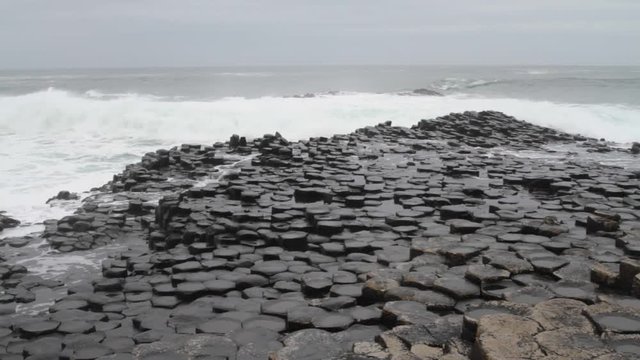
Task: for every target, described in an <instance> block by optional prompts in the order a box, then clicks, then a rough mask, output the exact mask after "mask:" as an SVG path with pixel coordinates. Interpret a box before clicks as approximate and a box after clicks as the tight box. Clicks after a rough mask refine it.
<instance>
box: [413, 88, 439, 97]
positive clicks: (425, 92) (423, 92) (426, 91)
mask: <svg viewBox="0 0 640 360" xmlns="http://www.w3.org/2000/svg"><path fill="white" fill-rule="evenodd" d="M411 93H412V94H414V95H423V96H444V95H442V94H441V93H439V92H437V91H435V90H431V89H425V88H420V89H415V90H413V91H412V92H411Z"/></svg>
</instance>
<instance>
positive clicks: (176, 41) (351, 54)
mask: <svg viewBox="0 0 640 360" xmlns="http://www.w3.org/2000/svg"><path fill="white" fill-rule="evenodd" d="M639 19H640V0H438V1H436V0H384V1H382V0H228V1H218V0H172V1H170V0H0V49H1V50H0V68H52V67H139V66H208V65H287V64H483V65H490V64H500V65H503V64H514V65H535V64H544V65H549V64H563V65H576V64H580V65H640V20H639Z"/></svg>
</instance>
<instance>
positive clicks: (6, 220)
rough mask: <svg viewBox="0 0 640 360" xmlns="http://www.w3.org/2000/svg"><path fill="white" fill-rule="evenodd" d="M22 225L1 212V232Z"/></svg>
mask: <svg viewBox="0 0 640 360" xmlns="http://www.w3.org/2000/svg"><path fill="white" fill-rule="evenodd" d="M18 225H20V221H18V220H16V219H13V218H11V217H9V216H7V215H5V214H4V212H3V211H0V231H2V230H3V229H8V228H13V227H16V226H18Z"/></svg>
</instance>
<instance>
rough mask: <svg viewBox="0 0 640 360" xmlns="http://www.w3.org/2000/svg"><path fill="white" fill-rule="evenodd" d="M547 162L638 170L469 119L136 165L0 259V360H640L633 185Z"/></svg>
mask: <svg viewBox="0 0 640 360" xmlns="http://www.w3.org/2000/svg"><path fill="white" fill-rule="evenodd" d="M554 144H555V145H557V144H570V145H571V146H576V147H578V148H580V149H583V150H584V151H585V152H586V153H591V152H593V153H602V152H619V153H620V154H624V155H625V156H637V155H634V154H637V153H638V152H639V151H638V147H637V146H636V147H634V148H632V149H628V150H627V149H619V148H614V147H611V146H609V145H608V144H607V143H606V142H604V141H600V140H599V139H590V138H586V137H583V136H580V135H575V134H567V133H562V132H559V131H556V130H553V129H550V128H544V127H540V126H536V125H533V124H529V123H526V122H523V121H519V120H517V119H515V118H513V117H510V116H508V115H505V114H502V113H499V112H494V111H483V112H465V113H457V114H450V115H447V116H443V117H440V118H437V119H431V120H422V121H420V122H419V123H418V124H416V125H415V126H413V127H411V128H407V127H397V126H393V125H392V124H391V123H382V124H379V125H376V126H370V127H366V128H362V129H358V130H356V131H355V132H353V133H351V134H345V135H335V136H332V137H317V138H311V139H308V140H304V141H295V142H293V141H287V140H286V139H285V138H284V137H283V136H282V135H280V134H278V133H276V134H275V135H265V136H264V137H262V138H258V139H249V140H248V139H245V138H244V137H240V136H238V135H234V136H232V137H231V138H230V140H229V141H227V142H225V143H215V144H208V145H197V144H184V145H181V146H179V147H175V148H172V149H161V150H157V151H156V152H153V153H148V154H145V155H144V156H143V157H142V159H141V161H140V162H139V163H136V164H131V165H128V166H127V167H126V168H125V169H124V171H123V172H122V173H120V174H117V175H115V176H114V177H113V180H112V181H110V182H109V183H108V184H106V185H104V186H103V187H101V188H100V189H98V190H97V191H96V192H95V194H94V195H92V196H90V197H88V198H86V199H84V200H83V201H82V202H81V205H80V207H79V208H78V209H77V211H75V213H74V214H73V215H69V216H66V217H63V218H61V219H54V220H48V221H46V222H45V224H44V225H45V229H44V231H43V233H42V234H38V235H34V236H27V237H10V238H5V239H2V240H0V245H2V253H1V254H2V257H1V258H0V273H1V287H0V359H7V360H9V359H11V360H13V359H33V360H35V359H38V360H48V359H77V360H89V359H100V360H107V359H110V360H128V359H140V360H142V359H145V360H162V359H178V360H182V359H185V360H186V359H193V360H195V359H202V360H204V359H228V360H250V359H256V360H257V359H270V360H295V359H305V360H312V359H318V360H324V359H333V360H338V359H342V360H349V359H352V360H360V359H361V360H374V359H389V360H405V359H406V360H413V359H446V360H458V359H459V360H462V359H495V360H501V359H530V360H534V359H535V360H537V359H546V360H552V359H554V360H555V359H590V360H591V359H597V360H614V359H639V358H640V172H638V171H633V170H630V169H626V170H625V169H623V168H619V167H612V166H605V165H600V164H597V163H593V162H585V161H569V160H566V159H560V160H558V159H557V158H555V159H554V160H553V161H551V160H549V159H545V158H528V157H521V156H516V155H514V154H517V152H519V151H528V150H535V151H540V152H543V153H544V152H547V153H552V151H553V150H549V148H548V146H549V145H554ZM75 196H76V195H75V194H70V193H68V192H61V193H60V194H58V196H57V197H56V198H54V199H52V202H53V203H55V201H65V200H69V199H73V198H75ZM9 216H10V214H1V213H0V231H1V230H2V228H3V227H4V228H8V227H13V226H17V225H18V224H19V223H18V222H17V220H14V219H11V218H10V217H9ZM18 220H19V219H18ZM38 241H42V244H41V245H40V247H46V248H47V249H52V251H55V253H57V254H68V255H69V256H72V255H74V254H80V255H78V257H80V258H82V257H83V256H85V255H86V254H89V253H97V252H100V251H104V254H105V255H104V256H105V259H104V261H102V267H101V271H100V272H97V273H89V274H82V275H78V276H77V277H76V278H73V281H72V280H71V279H70V278H69V279H56V278H51V277H48V276H47V274H35V273H33V272H32V271H30V265H29V263H27V262H21V261H17V260H16V259H19V258H20V254H21V252H24V251H26V250H23V249H25V248H24V247H25V246H26V245H27V244H31V243H34V242H38ZM114 245H117V246H118V247H117V251H106V250H104V249H108V248H110V247H113V246H114ZM30 304H31V305H30ZM34 304H37V305H38V306H35V305H34ZM29 306H32V308H31V309H30V311H21V309H29Z"/></svg>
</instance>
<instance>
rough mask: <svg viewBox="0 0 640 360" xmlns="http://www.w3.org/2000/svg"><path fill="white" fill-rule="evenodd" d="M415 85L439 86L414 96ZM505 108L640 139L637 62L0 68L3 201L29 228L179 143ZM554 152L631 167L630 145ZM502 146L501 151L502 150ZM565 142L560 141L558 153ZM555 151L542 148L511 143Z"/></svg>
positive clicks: (553, 123) (302, 134) (296, 134)
mask: <svg viewBox="0 0 640 360" xmlns="http://www.w3.org/2000/svg"><path fill="white" fill-rule="evenodd" d="M416 89H427V90H432V91H436V92H438V93H440V94H442V95H443V96H418V95H416V94H415V93H414V90H416ZM467 110H476V111H480V110H498V111H503V112H505V113H507V114H510V115H513V116H515V117H517V118H519V119H522V120H526V121H529V122H531V123H534V124H538V125H543V126H548V127H552V128H555V129H558V130H562V131H566V132H571V133H580V134H582V135H586V136H589V137H595V138H598V139H600V138H603V139H606V140H607V141H610V142H611V143H612V146H617V147H621V148H624V147H629V146H630V143H631V142H633V141H640V67H553V66H512V67H486V66H484V67H478V66H475V67H474V66H467V67H461V66H455V67H454V66H313V67H312V66H281V67H208V68H138V69H68V70H29V71H26V70H24V71H22V70H20V71H19V70H11V71H0V210H4V211H6V212H7V215H10V216H12V217H14V218H17V219H19V220H20V221H22V223H23V225H22V226H21V227H20V228H18V229H14V230H5V231H3V232H2V233H0V238H2V237H7V236H18V235H25V234H28V233H31V232H34V231H38V229H41V228H42V225H41V224H42V221H44V220H45V219H50V218H60V217H62V216H64V215H67V214H69V213H71V212H72V211H73V210H74V209H75V208H76V207H77V206H78V203H73V202H72V203H69V204H67V205H65V206H61V205H53V206H52V205H50V204H46V201H47V199H48V198H50V197H52V196H54V195H55V194H56V193H57V192H58V191H60V190H69V191H72V192H77V193H79V194H80V195H81V196H82V197H85V196H89V195H90V194H91V189H92V188H94V187H98V186H101V185H103V184H105V183H106V182H108V181H109V180H111V178H112V176H113V174H115V173H118V172H120V171H122V170H123V168H124V166H125V165H126V164H129V163H132V162H136V161H138V160H139V159H140V157H141V156H142V155H143V154H145V153H146V152H149V151H155V150H156V149H159V148H170V147H172V146H175V145H179V144H182V143H200V144H212V143H214V142H217V141H224V140H227V139H228V138H229V137H230V136H231V135H232V134H239V135H241V136H247V137H248V138H251V137H258V136H261V135H264V134H267V133H274V132H275V131H278V132H280V133H281V134H282V135H283V136H284V137H286V138H288V139H290V140H297V139H305V138H309V137H315V136H329V135H332V134H337V133H349V132H351V131H353V130H355V129H357V128H359V127H363V126H368V125H375V124H377V123H380V122H383V121H387V120H391V121H392V122H393V123H394V124H395V125H402V126H411V125H413V124H416V123H417V122H418V121H419V120H420V119H430V118H435V117H438V116H442V115H446V114H448V113H451V112H460V111H467ZM556 150H559V155H558V156H557V160H558V161H564V160H565V159H566V156H567V154H569V153H570V154H572V155H571V156H573V157H577V160H584V161H598V162H602V163H605V164H608V165H616V166H622V167H626V168H634V167H636V168H637V167H638V163H640V161H638V160H640V158H634V157H633V156H630V155H625V154H623V153H618V152H615V153H609V154H586V153H580V151H579V149H556ZM505 151H506V150H505ZM563 151H564V152H563ZM515 155H516V156H525V157H535V156H541V157H550V158H551V159H550V160H553V155H549V154H548V153H545V152H541V153H535V152H528V153H520V154H515Z"/></svg>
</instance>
